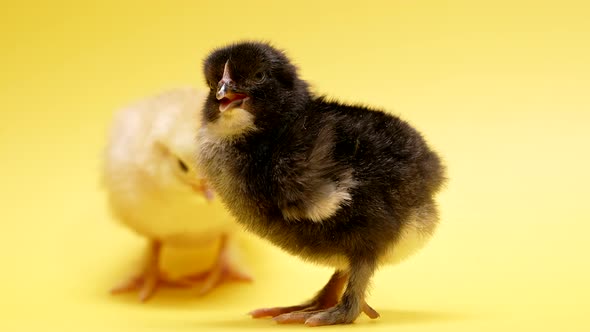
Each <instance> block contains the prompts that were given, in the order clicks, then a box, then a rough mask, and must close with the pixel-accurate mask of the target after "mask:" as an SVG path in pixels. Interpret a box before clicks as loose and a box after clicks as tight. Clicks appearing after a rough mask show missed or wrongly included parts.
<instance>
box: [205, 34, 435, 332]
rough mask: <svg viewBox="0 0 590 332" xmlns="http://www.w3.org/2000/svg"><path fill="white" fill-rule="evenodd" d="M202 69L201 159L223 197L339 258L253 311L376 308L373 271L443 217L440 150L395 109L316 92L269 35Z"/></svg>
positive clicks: (308, 253) (262, 226)
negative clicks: (304, 285) (300, 290)
mask: <svg viewBox="0 0 590 332" xmlns="http://www.w3.org/2000/svg"><path fill="white" fill-rule="evenodd" d="M204 74H205V77H206V80H207V84H208V85H209V87H210V88H211V91H210V93H209V96H208V98H207V101H206V104H205V110H204V119H203V120H204V126H203V127H202V129H201V131H200V134H199V137H200V140H201V144H200V150H199V159H200V164H201V166H202V167H203V171H204V172H205V174H206V176H207V178H208V179H209V180H210V181H211V183H212V185H213V186H214V188H215V190H216V191H217V192H218V194H219V196H220V197H221V199H222V201H224V203H225V204H226V206H227V207H228V208H229V210H230V211H231V212H232V213H233V214H234V215H235V217H236V218H237V220H238V221H239V222H240V223H241V224H242V225H244V226H245V227H246V228H247V229H248V230H250V231H252V232H254V233H256V234H258V235H259V236H261V237H263V238H266V239H268V240H270V241H271V242H272V243H274V244H275V245H277V246H279V247H281V248H283V249H284V250H286V251H288V252H290V253H292V254H294V255H298V256H300V257H302V258H303V259H305V260H308V261H311V262H317V263H321V264H327V265H330V266H333V267H335V268H336V271H335V273H334V275H333V276H332V278H331V279H330V281H329V282H328V283H327V284H326V286H325V287H324V288H323V289H322V290H321V291H320V292H319V293H318V294H317V295H316V296H315V297H314V298H313V299H311V300H310V301H308V302H306V303H304V304H302V305H297V306H291V307H277V308H267V309H259V310H255V311H253V312H252V313H251V314H252V316H253V317H263V316H273V317H275V320H276V321H278V322H280V323H293V322H299V323H305V324H307V325H311V326H318V325H329V324H342V323H351V322H353V321H354V320H355V319H356V318H357V317H358V316H359V314H360V312H361V311H363V312H365V313H366V314H367V315H368V316H369V317H371V318H376V317H378V316H379V314H378V313H377V312H376V311H375V310H373V309H372V308H371V307H370V306H369V305H367V303H366V302H365V293H366V290H367V285H368V284H369V281H370V279H371V277H372V275H373V272H374V271H375V269H376V268H377V267H378V265H380V264H383V263H391V262H397V261H400V260H401V259H403V258H405V257H407V256H408V255H409V254H410V253H412V252H414V251H415V250H416V249H418V248H420V247H421V246H423V245H424V244H425V242H426V240H427V239H428V238H429V236H430V235H431V234H432V232H433V231H434V228H435V226H436V224H437V220H438V215H437V209H436V206H435V203H434V201H433V196H434V195H435V193H436V192H437V191H438V190H439V189H440V187H441V185H442V184H443V182H444V179H445V177H444V169H443V167H442V165H441V162H440V159H439V157H438V156H437V155H436V154H435V153H434V152H433V151H432V150H431V149H430V148H429V147H428V146H427V144H426V143H425V141H424V139H423V138H422V136H421V135H420V134H419V133H418V132H417V131H416V130H415V129H413V128H412V127H411V126H410V125H409V124H408V123H406V122H404V121H402V120H401V119H399V118H397V117H395V116H392V115H389V114H386V113H384V112H382V111H380V110H375V109H370V108H367V107H363V106H351V105H345V104H341V103H338V102H334V101H329V100H326V99H325V98H324V97H316V96H314V95H312V94H311V93H310V92H309V89H308V85H307V84H306V83H305V82H304V81H303V80H301V79H300V78H299V77H298V75H297V71H296V68H295V66H294V65H293V64H291V62H290V61H289V59H288V58H287V57H286V56H285V54H284V53H283V52H282V51H279V50H277V49H275V48H273V47H272V46H270V45H268V44H265V43H257V42H244V43H238V44H233V45H230V46H227V47H223V48H219V49H217V50H214V51H213V52H212V53H211V54H210V55H209V56H208V57H207V59H206V60H205V62H204ZM343 291H344V293H343Z"/></svg>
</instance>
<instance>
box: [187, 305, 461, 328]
mask: <svg viewBox="0 0 590 332" xmlns="http://www.w3.org/2000/svg"><path fill="white" fill-rule="evenodd" d="M379 313H380V314H381V317H379V318H378V319H374V320H372V319H369V318H368V317H366V316H364V315H361V316H360V317H359V318H358V319H357V320H356V322H355V323H353V324H350V325H332V326H324V327H322V328H327V329H342V328H354V329H366V328H372V327H374V328H382V327H384V326H401V325H421V324H433V323H447V322H453V321H462V320H469V319H471V318H472V317H470V316H469V315H467V314H463V313H457V312H442V311H419V310H395V309H385V310H379ZM188 325H190V324H188ZM196 325H197V324H195V325H193V326H192V328H194V327H196ZM185 326H186V325H185ZM198 326H199V327H207V328H211V329H214V328H219V329H234V328H235V329H253V330H259V329H268V328H274V329H277V328H289V329H294V328H295V329H297V328H301V329H306V330H307V329H309V327H307V326H305V325H303V324H286V325H279V324H277V323H275V322H274V321H273V320H272V319H271V318H261V319H253V318H251V317H249V316H246V315H244V316H243V317H240V318H239V319H236V318H233V319H232V318H228V319H226V320H220V319H214V320H208V321H207V320H201V321H199V323H198Z"/></svg>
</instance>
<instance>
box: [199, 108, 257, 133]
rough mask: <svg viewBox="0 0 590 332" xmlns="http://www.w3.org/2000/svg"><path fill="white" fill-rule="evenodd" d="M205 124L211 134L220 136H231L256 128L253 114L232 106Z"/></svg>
mask: <svg viewBox="0 0 590 332" xmlns="http://www.w3.org/2000/svg"><path fill="white" fill-rule="evenodd" d="M207 126H208V128H209V132H210V133H211V134H213V135H215V136H218V137H220V138H231V137H233V136H238V135H241V134H244V133H247V132H250V131H254V130H256V126H255V125H254V116H253V115H252V113H250V112H248V111H246V110H245V109H242V108H233V109H231V110H228V111H225V112H223V113H221V114H220V116H219V118H218V119H217V120H216V121H214V122H212V123H209V124H208V125H207Z"/></svg>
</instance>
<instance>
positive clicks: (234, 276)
mask: <svg viewBox="0 0 590 332" xmlns="http://www.w3.org/2000/svg"><path fill="white" fill-rule="evenodd" d="M231 257H232V255H231V246H230V239H229V237H228V236H227V235H225V234H224V235H222V236H221V244H220V246H219V252H218V254H217V258H216V260H215V263H214V264H213V266H212V267H211V268H210V269H209V270H208V271H205V272H202V273H199V274H196V275H192V276H188V277H185V278H183V279H184V280H185V281H186V282H188V283H194V282H195V281H203V285H202V286H201V290H200V291H199V295H205V294H207V293H209V292H210V291H211V290H213V289H214V288H215V287H217V286H219V285H220V284H221V283H223V282H224V281H252V277H251V276H250V275H249V274H248V273H247V272H245V271H244V270H243V269H242V268H241V267H240V266H239V265H237V264H235V263H232V259H231Z"/></svg>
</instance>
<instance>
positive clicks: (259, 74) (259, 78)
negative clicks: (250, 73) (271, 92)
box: [254, 71, 265, 82]
mask: <svg viewBox="0 0 590 332" xmlns="http://www.w3.org/2000/svg"><path fill="white" fill-rule="evenodd" d="M264 78H265V75H264V72H263V71H259V72H257V73H256V74H254V79H255V80H256V81H258V82H260V81H262V80H264Z"/></svg>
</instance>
